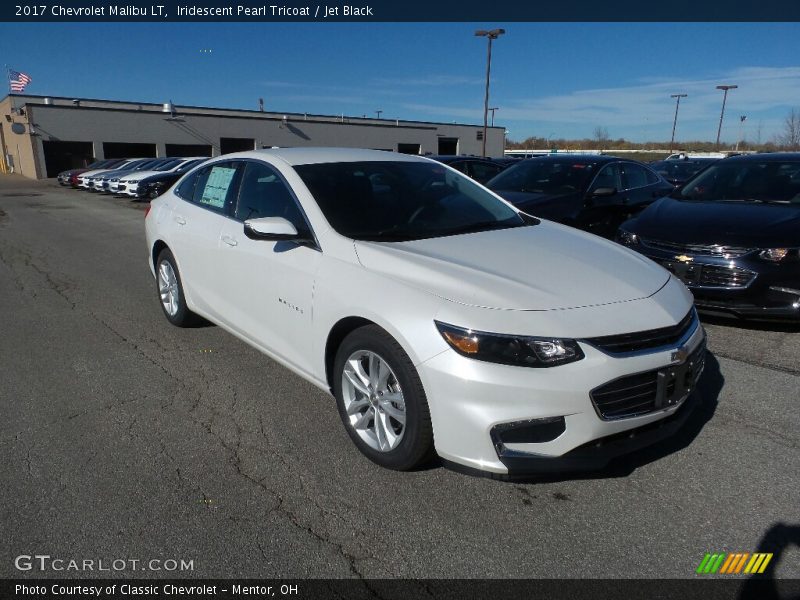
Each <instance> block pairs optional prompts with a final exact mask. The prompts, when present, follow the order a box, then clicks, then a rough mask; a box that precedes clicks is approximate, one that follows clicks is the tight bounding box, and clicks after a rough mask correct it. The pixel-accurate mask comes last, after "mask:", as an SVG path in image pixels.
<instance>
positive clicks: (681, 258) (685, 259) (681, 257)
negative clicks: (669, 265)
mask: <svg viewBox="0 0 800 600" xmlns="http://www.w3.org/2000/svg"><path fill="white" fill-rule="evenodd" d="M675 260H677V261H680V262H683V263H686V262H692V261H693V260H694V259H693V258H692V257H691V256H687V255H686V254H679V255H678V256H676V257H675Z"/></svg>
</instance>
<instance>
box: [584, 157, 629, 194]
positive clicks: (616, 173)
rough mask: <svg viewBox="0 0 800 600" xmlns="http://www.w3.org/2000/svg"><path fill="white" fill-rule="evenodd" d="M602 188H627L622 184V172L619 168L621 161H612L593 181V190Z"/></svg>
mask: <svg viewBox="0 0 800 600" xmlns="http://www.w3.org/2000/svg"><path fill="white" fill-rule="evenodd" d="M600 188H614V189H615V190H623V189H625V188H624V187H623V185H622V173H621V170H620V168H619V163H612V164H610V165H606V166H605V167H603V168H602V169H600V172H599V173H598V174H597V177H596V178H595V180H594V183H592V190H597V189H600Z"/></svg>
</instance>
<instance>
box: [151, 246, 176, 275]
mask: <svg viewBox="0 0 800 600" xmlns="http://www.w3.org/2000/svg"><path fill="white" fill-rule="evenodd" d="M164 248H166V249H168V250H169V246H167V243H166V242H165V241H164V240H156V241H155V242H154V243H153V248H152V250H151V253H150V262H151V263H152V264H153V269H154V270H156V269H158V265H157V264H156V261H157V260H158V255H159V254H161V251H162V250H163V249H164ZM170 251H171V250H170Z"/></svg>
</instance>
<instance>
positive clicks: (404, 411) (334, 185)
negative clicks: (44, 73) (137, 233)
mask: <svg viewBox="0 0 800 600" xmlns="http://www.w3.org/2000/svg"><path fill="white" fill-rule="evenodd" d="M145 222H146V232H147V244H148V248H147V250H148V260H149V263H150V268H151V270H152V272H153V274H154V277H155V279H156V282H157V286H156V287H157V290H158V294H159V298H160V302H161V306H162V308H163V311H164V314H165V315H166V317H167V319H168V320H169V321H170V322H171V323H173V324H174V325H178V326H184V325H187V324H189V323H191V322H192V320H193V319H195V318H196V316H197V315H199V316H202V317H204V318H206V319H208V320H210V321H212V322H214V323H216V324H218V325H219V326H221V327H223V328H224V329H226V330H228V331H229V332H231V333H232V334H234V335H235V336H237V337H239V338H240V339H242V340H243V341H245V342H247V343H248V344H250V345H252V346H254V347H255V348H257V349H259V350H260V351H262V352H264V353H265V354H267V355H268V356H270V357H272V358H273V359H275V360H276V361H278V362H280V363H282V364H283V365H285V366H286V367H288V368H289V369H291V370H292V371H294V372H295V373H297V374H298V375H300V376H301V377H303V378H305V379H307V380H308V381H310V382H312V383H313V384H315V385H316V386H318V387H319V388H320V389H322V390H325V391H327V392H330V393H332V394H333V395H334V396H335V398H336V402H337V405H338V409H339V413H340V415H341V418H342V421H343V423H344V426H345V428H346V430H347V432H348V434H349V435H350V438H351V439H352V440H353V442H354V443H355V445H356V446H357V447H358V448H359V449H360V450H361V452H363V453H364V454H365V455H366V456H367V457H369V458H370V459H372V460H373V461H374V462H376V463H378V464H380V465H383V466H385V467H389V468H393V469H410V468H413V467H415V466H417V465H419V464H420V463H422V462H424V461H426V460H427V459H428V458H429V457H431V456H432V455H433V453H434V452H435V453H437V454H438V455H439V456H440V457H441V458H442V459H444V460H445V461H448V462H449V463H453V464H456V465H459V466H461V467H467V468H470V469H477V470H481V471H484V472H489V473H491V474H497V475H499V476H504V475H507V474H511V475H514V474H526V473H530V472H537V471H541V470H545V471H553V470H562V469H571V468H573V467H579V468H598V467H601V466H603V465H604V464H605V463H607V462H608V461H609V460H610V459H611V458H612V457H614V456H616V455H618V454H621V453H624V452H629V451H632V450H635V449H637V448H640V447H642V446H644V445H646V444H649V443H652V442H654V441H656V440H659V439H662V438H664V437H666V436H668V435H671V434H672V433H673V432H674V431H675V430H676V429H677V428H678V427H680V425H681V424H682V423H683V421H685V419H686V417H687V415H688V414H689V411H690V410H691V407H692V405H693V404H694V403H695V399H694V397H692V396H691V392H692V389H693V387H694V385H695V383H696V381H697V379H698V377H699V375H700V372H701V370H702V368H703V359H704V350H705V333H704V331H703V328H702V327H701V326H700V324H699V322H698V320H697V315H696V313H695V310H694V307H693V302H692V296H691V294H690V293H689V292H688V291H687V289H686V288H685V287H684V286H683V284H682V283H680V282H679V281H678V280H677V279H675V277H673V276H672V275H670V274H669V273H668V272H667V271H666V270H664V269H662V268H661V267H660V266H657V265H656V264H654V263H653V262H652V261H649V260H647V259H646V258H644V257H642V256H640V255H638V254H636V253H634V252H632V251H630V250H628V249H626V248H623V247H622V246H619V245H617V244H614V243H612V242H608V241H605V240H602V239H600V238H598V237H595V236H593V235H590V234H587V233H584V232H581V231H578V230H576V229H572V228H569V227H565V226H562V225H558V224H555V223H551V222H548V221H544V220H539V219H536V218H535V217H531V216H529V215H526V214H524V213H520V212H519V211H517V210H516V209H515V208H514V207H513V206H512V205H510V204H508V203H507V202H505V201H504V200H502V199H500V198H499V197H498V196H496V195H495V194H493V193H492V192H490V191H489V190H487V189H486V188H484V187H482V186H480V185H479V184H477V183H475V182H474V181H472V180H470V179H469V178H468V177H466V176H465V175H462V174H461V173H459V172H457V171H455V170H453V169H450V168H449V167H447V166H445V165H442V164H440V163H436V162H434V161H431V160H428V159H425V158H421V157H415V156H414V157H412V156H406V155H402V154H395V153H391V152H380V151H372V150H354V149H331V148H319V149H314V148H288V149H272V150H262V151H254V152H242V153H236V154H230V155H226V156H220V157H217V158H215V159H211V160H210V161H207V162H205V163H203V164H202V165H201V166H199V167H197V168H195V169H193V170H192V171H190V172H189V173H188V174H187V175H185V176H184V177H183V178H182V179H181V180H180V181H179V182H178V183H177V184H176V185H175V186H174V187H173V188H172V189H171V190H169V191H168V192H166V193H164V194H163V195H162V196H160V197H158V198H157V199H155V200H153V201H152V203H151V206H150V210H149V213H148V214H147V216H146V221H145Z"/></svg>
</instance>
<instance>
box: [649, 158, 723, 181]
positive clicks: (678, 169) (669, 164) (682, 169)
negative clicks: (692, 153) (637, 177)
mask: <svg viewBox="0 0 800 600" xmlns="http://www.w3.org/2000/svg"><path fill="white" fill-rule="evenodd" d="M718 160H719V159H718V158H688V157H687V158H679V159H677V160H675V159H673V160H658V161H655V162H651V163H650V167H651V168H652V169H654V170H655V171H656V172H657V173H658V174H659V175H661V176H662V177H663V178H664V179H666V180H667V181H669V182H670V183H671V184H673V185H674V186H676V187H680V186H682V185H683V184H684V183H686V182H687V181H689V179H691V178H692V177H693V176H695V175H696V174H697V173H699V172H700V171H702V170H703V169H705V168H706V167H707V166H708V165H711V164H714V163H715V162H717V161H718Z"/></svg>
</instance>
